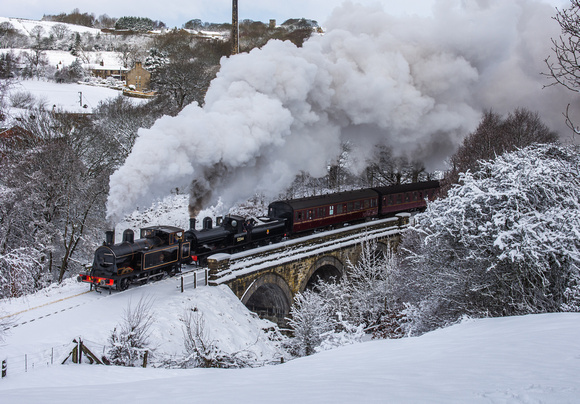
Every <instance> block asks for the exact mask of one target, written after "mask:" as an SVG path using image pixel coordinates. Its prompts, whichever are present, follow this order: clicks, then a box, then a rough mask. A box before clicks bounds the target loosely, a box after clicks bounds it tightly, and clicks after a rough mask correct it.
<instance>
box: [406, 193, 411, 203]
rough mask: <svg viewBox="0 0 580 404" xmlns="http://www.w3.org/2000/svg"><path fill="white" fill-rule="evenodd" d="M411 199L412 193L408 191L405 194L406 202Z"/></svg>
mask: <svg viewBox="0 0 580 404" xmlns="http://www.w3.org/2000/svg"><path fill="white" fill-rule="evenodd" d="M410 199H411V196H410V194H409V193H408V192H407V193H406V194H405V202H409V200H410Z"/></svg>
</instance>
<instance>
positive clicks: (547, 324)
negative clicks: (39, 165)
mask: <svg viewBox="0 0 580 404" xmlns="http://www.w3.org/2000/svg"><path fill="white" fill-rule="evenodd" d="M83 289H84V288H83V286H82V285H78V284H71V283H67V284H65V285H64V286H62V287H60V288H56V289H53V290H52V291H46V292H43V293H41V294H38V295H36V296H31V297H29V298H26V299H16V300H12V301H8V302H2V304H1V306H0V307H1V308H2V309H3V310H4V311H5V312H8V313H13V312H15V311H23V310H29V311H23V312H22V313H20V314H19V315H18V320H17V323H19V324H20V325H19V326H17V327H15V328H13V329H12V330H11V332H10V334H9V335H8V337H7V339H6V341H5V343H4V344H3V346H2V349H1V355H3V357H6V356H8V357H9V358H20V359H21V360H20V363H23V362H24V358H23V355H24V354H25V353H27V352H28V353H29V358H30V357H33V355H31V354H32V353H35V352H38V351H40V350H43V349H44V350H45V352H47V353H48V354H50V352H51V351H50V349H49V347H50V346H54V344H59V345H62V344H66V343H67V342H69V341H71V340H72V339H73V338H76V337H78V336H82V337H83V338H84V339H86V340H88V341H91V343H93V344H94V345H96V344H97V343H103V341H104V339H105V338H106V336H107V334H108V333H109V332H110V330H111V329H112V327H114V326H115V324H116V323H117V322H118V321H119V319H120V315H121V313H122V311H123V309H124V308H125V307H126V306H127V304H128V302H129V301H133V302H135V301H136V300H135V299H138V298H139V297H140V296H146V297H149V298H152V299H154V300H155V312H156V315H155V319H156V328H155V331H154V333H153V334H152V338H153V340H154V344H155V345H157V346H158V351H160V350H167V351H173V352H175V353H178V352H179V351H180V348H181V347H180V344H179V339H180V335H181V330H180V329H179V324H180V322H179V320H178V317H179V315H180V313H182V312H183V310H184V308H187V307H191V306H195V307H197V308H198V310H200V311H201V312H202V313H203V314H204V316H205V318H206V320H207V323H206V324H207V328H208V329H210V330H211V333H212V337H213V338H215V339H217V340H219V341H221V343H222V344H223V345H222V346H229V348H230V349H234V350H236V349H247V350H251V351H252V352H255V353H256V354H258V352H260V353H261V354H263V355H264V356H263V357H264V358H266V357H267V356H271V358H273V359H275V358H276V355H278V352H276V350H275V348H274V347H273V344H270V343H269V342H268V341H267V339H265V336H266V334H265V333H264V332H263V331H259V332H258V330H259V328H260V327H263V326H264V325H267V323H266V322H262V321H261V320H258V319H256V318H255V317H254V316H253V315H251V314H250V313H249V312H247V311H246V309H245V308H244V306H243V305H241V303H240V302H239V301H237V299H236V298H235V297H234V296H233V294H232V293H231V292H230V291H229V290H228V289H227V288H217V287H201V288H198V289H196V290H193V289H189V290H186V292H185V293H183V294H181V293H179V291H178V290H177V284H176V279H168V280H165V281H162V282H157V283H154V284H150V285H147V286H144V287H140V288H132V289H129V290H128V291H126V292H123V293H115V294H113V295H111V296H109V295H106V294H105V295H98V294H96V293H94V292H92V293H87V294H83V295H80V296H77V297H74V298H71V299H66V300H60V299H64V298H65V297H66V296H69V295H75V294H79V293H82V292H83V291H86V289H84V290H83ZM54 301H56V302H55V303H52V304H47V303H50V302H54ZM35 307H37V308H35ZM50 314H52V315H50ZM41 315H42V317H41ZM33 319H34V321H33ZM24 322H26V324H24ZM578 335H580V314H574V313H560V314H543V315H529V316H524V317H512V318H496V319H485V320H477V321H469V322H464V323H462V324H460V325H456V326H453V327H449V328H447V329H441V330H437V331H435V332H431V333H428V334H425V335H423V336H421V337H417V338H404V339H399V340H381V341H369V342H364V343H361V344H357V345H351V346H346V347H342V348H339V349H335V350H331V351H325V352H322V353H319V354H316V355H313V356H311V357H306V358H302V359H296V360H293V361H290V362H286V363H284V364H281V365H267V366H265V367H259V368H251V369H239V370H226V369H189V370H177V369H173V370H170V369H158V368H157V369H155V368H147V369H142V368H122V367H107V366H101V365H88V364H83V365H75V364H67V365H57V364H55V365H52V366H46V365H42V364H36V366H35V367H34V368H33V367H32V365H30V362H29V369H28V372H24V371H23V369H17V368H15V366H14V365H13V366H12V367H10V366H9V368H8V376H7V377H6V378H4V379H0V397H1V400H2V403H19V404H21V403H40V402H42V403H78V402H85V403H100V402H102V401H103V400H106V401H107V402H112V403H121V402H124V403H127V402H137V401H138V402H140V403H158V402H161V401H164V402H171V403H191V402H199V403H232V402H236V403H268V402H277V403H291V404H295V403H354V402H361V403H385V402H392V403H427V402H428V403H574V402H578V397H580V395H579V394H580V381H579V379H578V374H579V373H580V339H578ZM68 347H69V348H70V347H71V345H70V344H69V345H68ZM57 359H58V360H61V359H62V357H61V356H59V357H58V358H57ZM12 360H13V362H18V361H17V360H16V359H12ZM55 362H57V361H56V360H55Z"/></svg>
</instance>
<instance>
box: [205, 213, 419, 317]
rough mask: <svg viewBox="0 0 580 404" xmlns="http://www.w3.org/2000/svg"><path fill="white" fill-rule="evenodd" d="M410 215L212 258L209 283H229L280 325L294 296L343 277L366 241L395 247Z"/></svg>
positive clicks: (251, 306)
mask: <svg viewBox="0 0 580 404" xmlns="http://www.w3.org/2000/svg"><path fill="white" fill-rule="evenodd" d="M409 216H410V215H409V214H407V213H403V214H399V215H397V217H394V218H389V219H382V220H374V221H370V222H366V223H362V224H357V225H351V226H346V227H343V228H340V229H336V230H329V231H324V232H320V233H315V234H313V235H310V236H306V237H301V238H298V239H292V240H288V241H285V242H282V243H278V244H272V245H269V246H266V247H261V248H257V249H253V250H249V251H244V252H241V253H237V254H216V255H213V256H211V257H210V258H209V259H208V266H209V284H210V285H213V286H216V285H227V286H229V287H230V289H231V290H232V291H233V292H234V293H235V294H236V296H238V298H239V299H240V300H241V301H242V303H244V304H245V305H246V306H247V307H248V308H249V309H250V310H252V311H254V312H256V313H258V314H259V315H260V316H261V317H263V318H268V319H270V320H272V321H274V322H277V323H278V324H280V325H282V326H283V325H284V324H285V320H284V319H285V317H287V316H288V314H289V312H290V306H291V305H292V302H293V299H294V296H295V295H296V294H297V293H299V292H302V291H304V290H305V289H307V288H309V287H311V286H312V285H313V283H314V282H316V280H317V279H318V278H322V279H329V278H331V277H336V278H340V277H341V276H342V275H343V274H344V273H345V271H347V269H348V263H349V262H352V263H356V262H357V261H358V260H359V257H360V254H361V247H362V244H363V242H364V241H365V240H374V241H375V242H376V246H377V249H379V250H384V249H387V248H389V247H395V246H396V244H398V242H399V240H400V233H401V230H402V229H403V228H405V227H406V226H407V225H408V223H409Z"/></svg>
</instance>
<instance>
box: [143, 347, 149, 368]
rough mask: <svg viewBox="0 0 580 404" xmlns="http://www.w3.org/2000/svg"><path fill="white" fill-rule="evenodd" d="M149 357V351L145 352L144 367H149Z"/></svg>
mask: <svg viewBox="0 0 580 404" xmlns="http://www.w3.org/2000/svg"><path fill="white" fill-rule="evenodd" d="M148 356H149V351H145V355H143V367H144V368H146V367H147V357H148Z"/></svg>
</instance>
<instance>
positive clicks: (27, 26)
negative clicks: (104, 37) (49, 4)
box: [0, 17, 101, 36]
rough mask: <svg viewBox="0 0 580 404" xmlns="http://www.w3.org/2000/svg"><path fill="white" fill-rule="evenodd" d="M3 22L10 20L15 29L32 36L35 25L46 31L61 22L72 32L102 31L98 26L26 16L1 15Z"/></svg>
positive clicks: (93, 32)
mask: <svg viewBox="0 0 580 404" xmlns="http://www.w3.org/2000/svg"><path fill="white" fill-rule="evenodd" d="M3 22H8V23H10V24H12V26H13V27H14V29H16V30H18V31H19V32H20V33H21V34H23V35H28V36H30V35H31V34H30V33H31V31H32V29H33V28H34V27H42V29H43V30H44V31H45V32H47V33H48V32H50V30H51V29H52V27H54V26H55V25H58V24H61V25H66V27H67V28H68V29H69V30H70V31H72V32H78V33H79V34H82V33H85V32H87V33H89V34H92V35H97V34H99V33H100V32H101V30H100V29H97V28H89V27H85V26H83V25H74V24H63V23H61V22H55V21H37V20H29V19H25V18H10V17H0V24H1V23H3Z"/></svg>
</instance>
